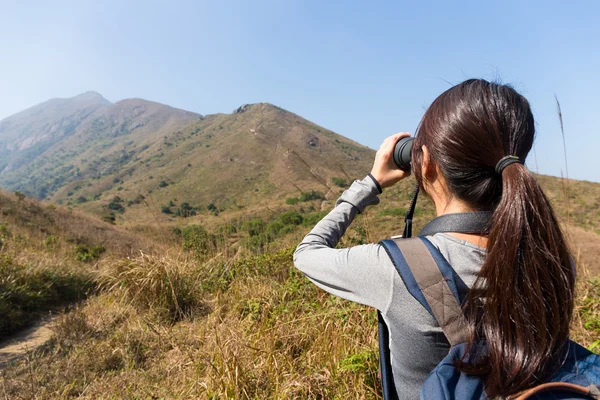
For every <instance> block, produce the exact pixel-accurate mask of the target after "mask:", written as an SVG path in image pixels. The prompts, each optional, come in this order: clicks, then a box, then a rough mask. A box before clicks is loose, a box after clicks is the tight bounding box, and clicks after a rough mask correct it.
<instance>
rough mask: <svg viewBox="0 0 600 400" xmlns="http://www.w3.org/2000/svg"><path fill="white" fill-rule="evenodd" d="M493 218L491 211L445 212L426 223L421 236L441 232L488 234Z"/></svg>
mask: <svg viewBox="0 0 600 400" xmlns="http://www.w3.org/2000/svg"><path fill="white" fill-rule="evenodd" d="M491 218H492V212H491V211H474V212H466V213H456V214H444V215H440V216H439V217H437V218H436V219H434V220H432V221H431V222H429V223H428V224H427V225H425V227H424V228H423V230H422V231H421V232H420V233H419V236H429V235H433V234H435V233H440V232H459V233H478V234H486V233H487V232H488V231H489V228H490V220H491Z"/></svg>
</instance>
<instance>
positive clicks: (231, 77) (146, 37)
mask: <svg viewBox="0 0 600 400" xmlns="http://www.w3.org/2000/svg"><path fill="white" fill-rule="evenodd" d="M598 18H600V2H599V1H596V0H589V1H552V0H544V1H522V0H521V1H496V2H492V1H481V0H479V1H463V2H460V1H389V2H384V1H370V2H366V1H362V2H358V1H355V2H351V1H308V0H299V1H295V0H276V1H275V0H274V1H216V0H215V1H161V2H157V1H123V0H120V1H82V0H80V1H52V2H47V1H6V0H5V1H2V3H1V4H0V118H3V117H6V116H8V115H10V114H12V113H15V112H17V111H20V110H22V109H25V108H27V107H29V106H32V105H34V104H36V103H39V102H42V101H44V100H47V99H49V98H52V97H70V96H73V95H76V94H78V93H80V92H84V91H87V90H95V91H98V92H100V93H101V94H102V95H104V96H105V97H106V98H108V99H109V100H111V101H117V100H120V99H123V98H128V97H141V98H145V99H148V100H154V101H159V102H162V103H166V104H169V105H172V106H175V107H179V108H183V109H187V110H191V111H196V112H199V113H202V114H210V113H216V112H231V111H232V110H233V109H234V108H236V107H238V106H239V105H241V104H243V103H253V102H261V101H265V102H270V103H274V104H276V105H278V106H281V107H283V108H286V109H288V110H290V111H293V112H295V113H297V114H299V115H301V116H303V117H305V118H307V119H309V120H311V121H314V122H316V123H318V124H320V125H322V126H324V127H327V128H329V129H332V130H334V131H336V132H338V133H340V134H343V135H345V136H347V137H350V138H352V139H354V140H356V141H358V142H360V143H363V144H365V145H367V146H369V147H372V148H375V149H376V148H378V147H379V144H380V142H381V141H382V140H383V139H384V138H385V137H386V136H388V135H390V134H392V133H395V132H398V131H409V132H414V130H415V127H416V125H417V123H418V121H419V119H420V117H421V115H422V113H423V111H424V109H425V108H426V107H427V106H428V105H429V104H430V103H431V101H432V100H433V99H434V98H435V97H436V96H437V95H438V94H439V93H441V92H442V91H444V90H445V89H447V88H448V87H449V83H452V84H454V83H458V82H460V81H462V80H464V79H466V78H470V77H483V78H487V79H501V80H502V81H503V82H506V83H511V84H513V85H514V86H515V87H516V88H517V89H518V90H519V91H521V93H523V94H524V95H525V96H526V97H527V98H528V99H529V100H530V102H531V103H532V106H533V109H534V114H535V117H536V120H537V124H538V137H537V143H536V152H537V158H538V159H537V160H536V159H535V156H534V155H533V154H531V155H530V157H529V159H528V165H529V167H530V168H531V169H533V170H534V171H535V170H536V169H539V172H540V173H545V174H549V175H556V176H560V174H561V170H562V171H564V158H563V149H562V139H561V135H560V128H559V123H558V117H557V114H556V106H555V102H554V94H556V95H557V96H558V98H559V100H560V101H561V104H562V109H563V114H564V123H565V131H566V136H567V150H568V157H569V174H570V176H571V177H573V178H577V179H586V180H592V181H596V182H598V181H600V130H599V129H598V124H597V118H598V115H599V111H600V110H599V108H600V107H599V106H600V101H599V100H598V95H599V93H600V78H599V75H598V74H599V71H600V23H598ZM532 153H533V152H532ZM563 173H564V172H563Z"/></svg>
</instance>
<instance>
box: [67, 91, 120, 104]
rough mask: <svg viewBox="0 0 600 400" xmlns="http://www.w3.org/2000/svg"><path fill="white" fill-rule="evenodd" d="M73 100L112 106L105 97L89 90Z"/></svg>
mask: <svg viewBox="0 0 600 400" xmlns="http://www.w3.org/2000/svg"><path fill="white" fill-rule="evenodd" d="M73 100H84V101H97V102H100V103H105V104H111V102H110V101H108V100H107V99H106V98H104V96H102V95H101V94H100V93H98V92H95V91H93V90H88V91H87V92H83V93H81V94H78V95H77V96H74V97H73Z"/></svg>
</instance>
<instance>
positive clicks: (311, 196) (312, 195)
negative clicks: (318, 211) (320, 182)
mask: <svg viewBox="0 0 600 400" xmlns="http://www.w3.org/2000/svg"><path fill="white" fill-rule="evenodd" d="M311 200H325V196H324V195H323V193H321V192H317V191H315V190H311V191H310V192H304V193H302V194H301V195H300V201H311Z"/></svg>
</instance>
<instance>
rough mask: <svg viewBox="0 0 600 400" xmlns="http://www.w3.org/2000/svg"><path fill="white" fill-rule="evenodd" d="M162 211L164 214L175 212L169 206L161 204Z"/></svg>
mask: <svg viewBox="0 0 600 400" xmlns="http://www.w3.org/2000/svg"><path fill="white" fill-rule="evenodd" d="M160 212H161V213H163V214H172V213H173V211H171V208H170V207H169V206H161V207H160Z"/></svg>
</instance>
